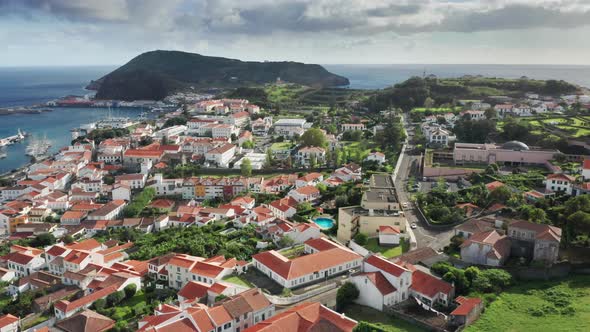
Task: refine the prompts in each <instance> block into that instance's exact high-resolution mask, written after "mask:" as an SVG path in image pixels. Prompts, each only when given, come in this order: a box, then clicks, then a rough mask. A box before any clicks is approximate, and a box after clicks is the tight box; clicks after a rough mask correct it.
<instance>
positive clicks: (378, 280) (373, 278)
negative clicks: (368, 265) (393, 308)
mask: <svg viewBox="0 0 590 332" xmlns="http://www.w3.org/2000/svg"><path fill="white" fill-rule="evenodd" d="M357 275H359V276H364V277H366V278H367V279H368V280H369V281H370V282H371V283H373V285H375V287H376V288H377V290H379V292H380V293H381V294H383V295H387V294H391V293H393V292H395V291H396V290H397V289H396V288H395V287H394V286H393V285H392V284H391V283H390V282H389V281H388V280H387V278H385V276H383V273H381V272H365V273H359V274H357Z"/></svg>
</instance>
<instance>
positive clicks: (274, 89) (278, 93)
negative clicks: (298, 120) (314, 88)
mask: <svg viewBox="0 0 590 332" xmlns="http://www.w3.org/2000/svg"><path fill="white" fill-rule="evenodd" d="M307 89H309V88H308V87H305V86H301V85H296V84H284V85H274V84H273V85H269V86H267V87H266V89H265V91H266V93H267V94H268V100H269V101H270V102H271V103H275V104H286V103H287V104H288V103H292V102H294V101H295V100H296V99H297V98H298V96H299V94H301V93H302V92H304V91H305V90H307Z"/></svg>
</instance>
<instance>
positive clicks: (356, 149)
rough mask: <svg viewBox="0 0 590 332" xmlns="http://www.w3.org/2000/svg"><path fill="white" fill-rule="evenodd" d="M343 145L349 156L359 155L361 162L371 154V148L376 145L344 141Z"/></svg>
mask: <svg viewBox="0 0 590 332" xmlns="http://www.w3.org/2000/svg"><path fill="white" fill-rule="evenodd" d="M341 145H342V146H343V148H344V150H346V152H347V153H348V155H349V156H355V155H356V154H357V153H358V154H359V156H360V158H361V160H362V159H365V158H367V156H368V155H369V153H371V147H372V146H374V144H372V143H369V142H366V141H365V142H354V141H342V142H341Z"/></svg>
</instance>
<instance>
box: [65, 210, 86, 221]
mask: <svg viewBox="0 0 590 332" xmlns="http://www.w3.org/2000/svg"><path fill="white" fill-rule="evenodd" d="M87 214H88V212H86V211H66V212H65V213H64V214H63V215H62V216H61V220H71V219H76V220H78V219H82V218H84V217H86V215H87Z"/></svg>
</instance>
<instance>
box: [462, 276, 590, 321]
mask: <svg viewBox="0 0 590 332" xmlns="http://www.w3.org/2000/svg"><path fill="white" fill-rule="evenodd" d="M466 331H468V332H480V331H513V332H519V331H523V332H524V331H590V276H574V277H571V278H569V279H567V280H564V281H554V282H526V283H522V284H521V285H519V286H516V287H512V288H510V289H508V290H506V291H504V292H503V293H502V294H501V295H499V296H498V298H497V299H496V300H495V301H494V302H492V303H491V304H489V305H488V307H487V308H486V310H485V312H484V313H483V314H482V316H481V317H480V319H479V320H478V321H477V322H475V323H474V324H473V325H471V326H470V327H469V328H467V329H466Z"/></svg>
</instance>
